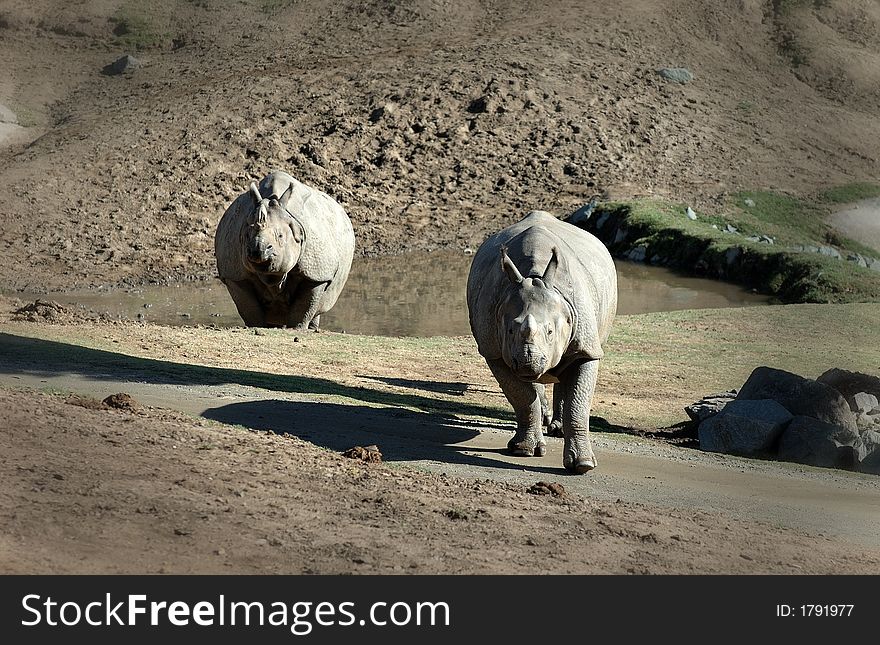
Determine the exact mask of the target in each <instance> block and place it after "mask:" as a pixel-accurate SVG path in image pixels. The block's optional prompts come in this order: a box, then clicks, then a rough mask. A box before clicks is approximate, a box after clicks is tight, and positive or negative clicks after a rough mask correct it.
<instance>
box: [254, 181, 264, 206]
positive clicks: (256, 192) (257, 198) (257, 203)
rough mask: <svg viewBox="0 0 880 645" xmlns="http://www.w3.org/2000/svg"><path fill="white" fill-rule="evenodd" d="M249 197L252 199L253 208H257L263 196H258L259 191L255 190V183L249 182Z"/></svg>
mask: <svg viewBox="0 0 880 645" xmlns="http://www.w3.org/2000/svg"><path fill="white" fill-rule="evenodd" d="M251 196H252V197H253V198H254V206H259V205H260V202H262V201H263V196H262V195H261V194H260V189H259V188H257V182H255V181H252V182H251Z"/></svg>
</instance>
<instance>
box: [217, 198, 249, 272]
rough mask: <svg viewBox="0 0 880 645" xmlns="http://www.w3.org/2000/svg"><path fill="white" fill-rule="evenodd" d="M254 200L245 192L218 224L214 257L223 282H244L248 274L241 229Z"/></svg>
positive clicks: (236, 199)
mask: <svg viewBox="0 0 880 645" xmlns="http://www.w3.org/2000/svg"><path fill="white" fill-rule="evenodd" d="M252 206H253V199H252V198H251V196H250V195H249V194H248V193H247V192H244V193H242V194H241V195H239V196H238V197H236V198H235V201H233V202H232V204H230V205H229V208H227V209H226V212H224V213H223V216H222V217H221V218H220V222H219V223H218V224H217V232H216V233H215V234H214V255H215V257H216V259H217V273H218V275H219V276H220V279H221V280H235V281H238V280H244V279H245V278H247V277H248V273H247V271H246V270H245V268H244V255H243V253H244V249H243V248H242V245H241V229H242V227H243V226H244V224H245V220H246V218H247V216H248V212H249V209H250V208H252Z"/></svg>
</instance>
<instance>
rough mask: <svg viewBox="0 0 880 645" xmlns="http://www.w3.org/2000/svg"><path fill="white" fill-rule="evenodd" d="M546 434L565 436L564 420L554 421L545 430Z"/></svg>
mask: <svg viewBox="0 0 880 645" xmlns="http://www.w3.org/2000/svg"><path fill="white" fill-rule="evenodd" d="M545 434H546V435H547V436H548V437H563V436H565V435H563V434H562V421H558V420H557V421H553V422H552V423H550V424H549V425H548V426H547V430H545Z"/></svg>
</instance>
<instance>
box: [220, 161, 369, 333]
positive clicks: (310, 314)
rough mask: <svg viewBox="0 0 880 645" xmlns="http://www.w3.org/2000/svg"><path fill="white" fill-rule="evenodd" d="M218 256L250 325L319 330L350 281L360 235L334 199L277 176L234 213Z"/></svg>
mask: <svg viewBox="0 0 880 645" xmlns="http://www.w3.org/2000/svg"><path fill="white" fill-rule="evenodd" d="M214 252H215V255H216V257H217V272H218V273H219V275H220V280H222V281H223V284H225V285H226V288H227V289H228V290H229V295H230V296H232V300H233V301H234V302H235V306H236V307H237V308H238V313H239V315H241V318H242V320H244V323H245V325H247V326H249V327H285V326H286V327H293V328H296V329H305V328H307V327H309V328H312V329H317V328H318V325H319V323H320V317H321V314H322V313H325V312H327V311H329V310H330V309H331V308H332V307H333V305H334V304H336V300H337V299H338V298H339V294H340V293H341V292H342V288H343V287H344V286H345V281H346V280H347V279H348V273H349V271H350V270H351V261H352V257H353V255H354V230H353V229H352V226H351V221H350V220H349V219H348V215H346V214H345V211H344V210H343V209H342V207H341V206H340V205H339V204H337V203H336V202H335V201H334V200H333V199H332V198H331V197H330V196H328V195H326V194H324V193H322V192H321V191H319V190H316V189H314V188H311V187H309V186H306V185H305V184H303V183H301V182H299V181H297V180H296V179H294V178H293V177H291V176H290V175H288V174H287V173H286V172H281V171H275V172H272V173H270V174H269V175H267V176H266V177H264V178H263V180H262V181H261V182H260V185H259V187H258V186H257V185H256V184H255V183H252V184H251V186H250V190H248V191H246V192H244V193H242V194H241V195H239V196H238V198H236V200H235V201H234V202H233V203H232V205H231V206H230V207H229V208H228V209H226V212H225V213H224V214H223V217H222V218H221V219H220V223H219V225H218V226H217V234H216V236H215V237H214Z"/></svg>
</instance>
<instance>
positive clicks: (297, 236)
mask: <svg viewBox="0 0 880 645" xmlns="http://www.w3.org/2000/svg"><path fill="white" fill-rule="evenodd" d="M289 219H290V232H291V233H292V234H293V240H294V241H295V242H302V241H303V240H304V239H305V238H306V232H305V229H304V228H303V225H302V224H300V223H299V220H298V219H296V218H295V217H293V216H292V215H291V216H290V218H289Z"/></svg>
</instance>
